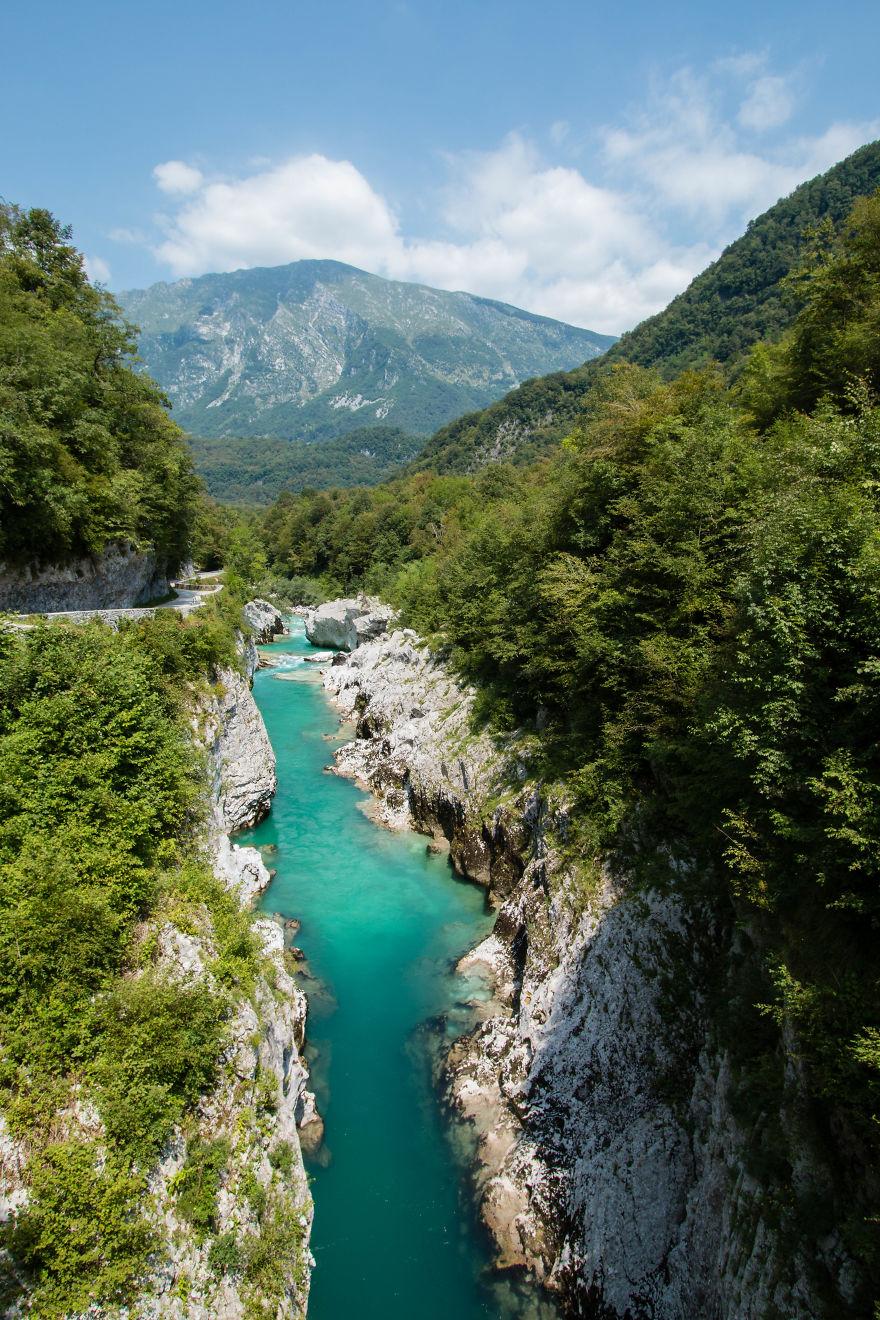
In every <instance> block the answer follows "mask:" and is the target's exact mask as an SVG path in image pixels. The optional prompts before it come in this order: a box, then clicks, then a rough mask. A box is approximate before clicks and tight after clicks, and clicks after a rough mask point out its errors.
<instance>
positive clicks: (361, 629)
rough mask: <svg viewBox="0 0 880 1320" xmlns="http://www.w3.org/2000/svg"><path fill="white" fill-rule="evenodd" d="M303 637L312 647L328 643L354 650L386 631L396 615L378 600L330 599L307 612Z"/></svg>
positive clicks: (365, 598) (341, 649)
mask: <svg viewBox="0 0 880 1320" xmlns="http://www.w3.org/2000/svg"><path fill="white" fill-rule="evenodd" d="M305 617H306V637H307V638H308V639H309V641H310V642H311V643H312V646H330V647H333V649H334V650H336V651H353V650H354V649H355V648H356V647H357V646H360V645H361V643H363V642H368V641H371V640H372V639H373V638H374V637H379V636H380V635H381V634H382V633H384V632H386V631H387V630H388V627H389V625H390V624H391V623H392V622H393V621H394V619H395V618H396V615H395V612H394V610H392V609H390V608H389V607H388V606H387V605H384V606H383V605H382V603H381V601H375V600H371V599H370V598H369V597H368V596H359V597H358V598H357V600H332V601H329V602H328V604H326V605H319V606H318V608H317V609H315V610H310V611H309V612H308V613H307V614H306V616H305Z"/></svg>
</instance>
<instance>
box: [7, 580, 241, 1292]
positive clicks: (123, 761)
mask: <svg viewBox="0 0 880 1320" xmlns="http://www.w3.org/2000/svg"><path fill="white" fill-rule="evenodd" d="M239 612H240V604H239V605H236V603H235V602H234V601H229V602H228V603H227V604H226V605H225V606H223V607H222V608H221V609H220V610H219V611H218V610H217V609H213V610H206V611H201V612H200V613H199V614H197V615H193V616H192V617H191V618H190V619H188V620H186V621H184V620H182V619H181V618H180V617H179V616H177V615H175V614H173V613H171V612H170V611H164V612H163V611H160V612H159V613H157V615H156V617H155V618H154V619H149V620H145V621H142V622H141V623H139V624H137V625H135V624H130V625H128V626H123V627H121V628H120V631H119V632H118V633H114V632H112V631H111V630H110V629H109V628H107V627H105V626H103V625H100V624H95V625H91V626H89V627H83V628H74V627H60V626H54V627H46V626H41V627H38V628H35V629H33V630H32V631H29V632H12V631H3V630H0V954H2V956H0V968H2V972H0V1038H2V1052H0V1106H2V1111H3V1121H4V1123H5V1124H6V1126H7V1127H8V1130H9V1132H11V1134H12V1136H13V1137H15V1138H16V1139H17V1141H18V1142H19V1143H20V1144H21V1147H22V1148H23V1149H24V1150H25V1151H26V1152H27V1164H26V1168H25V1172H24V1176H25V1181H26V1185H27V1187H28V1188H29V1195H30V1199H29V1201H28V1203H27V1206H26V1207H25V1208H24V1209H22V1210H20V1211H19V1212H18V1213H17V1214H14V1215H13V1217H12V1219H11V1220H10V1221H9V1222H7V1223H6V1224H5V1225H4V1226H3V1233H2V1238H0V1241H2V1245H3V1246H4V1247H6V1248H8V1250H9V1251H10V1252H11V1259H10V1258H8V1257H5V1256H4V1255H3V1254H2V1253H0V1302H2V1305H3V1306H4V1308H5V1307H6V1306H8V1305H10V1304H11V1302H12V1300H13V1299H14V1298H18V1299H19V1300H22V1301H23V1302H24V1309H25V1313H29V1314H32V1315H35V1316H41V1317H47V1318H48V1317H56V1316H57V1317H60V1316H62V1315H69V1314H72V1313H74V1312H76V1313H81V1312H84V1311H86V1310H87V1309H88V1308H89V1306H90V1304H91V1303H92V1302H103V1303H125V1302H128V1301H131V1300H132V1299H133V1297H134V1295H135V1294H136V1292H137V1286H138V1278H139V1277H140V1276H142V1275H143V1274H144V1273H145V1271H146V1270H147V1262H148V1258H149V1256H150V1254H151V1252H153V1251H154V1250H156V1249H160V1248H161V1236H160V1233H159V1232H158V1231H157V1226H156V1225H155V1224H154V1223H153V1222H151V1220H152V1213H153V1205H152V1202H151V1197H150V1193H149V1188H148V1175H149V1174H150V1171H151V1169H152V1167H153V1166H154V1164H155V1161H156V1159H157V1156H158V1152H159V1150H160V1149H161V1147H162V1145H163V1143H164V1142H165V1141H166V1139H167V1137H168V1136H169V1134H170V1133H171V1131H172V1129H173V1128H174V1127H175V1125H180V1124H184V1125H186V1124H187V1123H188V1122H190V1121H191V1118H192V1115H193V1113H194V1110H195V1107H196V1106H197V1104H198V1101H199V1098H200V1095H201V1094H202V1093H203V1092H204V1091H205V1090H208V1089H210V1088H211V1087H212V1086H213V1084H214V1083H215V1081H216V1079H217V1076H218V1070H219V1068H220V1062H221V1054H222V1050H223V1048H224V1044H225V1041H226V1026H225V1024H226V1020H227V1018H228V1017H229V1015H230V1012H231V1009H232V1006H233V1005H234V1004H235V1003H236V1002H237V1001H238V1000H239V999H240V998H241V996H242V995H243V994H247V993H248V992H249V991H250V989H251V988H252V986H253V984H254V979H255V976H256V975H257V973H258V970H259V968H260V967H261V960H260V956H259V951H258V945H257V941H256V939H255V937H254V936H253V935H252V934H251V931H250V921H249V918H248V916H247V915H246V914H245V913H242V912H240V911H239V908H238V905H237V903H236V901H235V900H234V899H233V898H232V897H231V896H230V895H229V894H228V893H227V892H226V891H225V889H224V888H223V886H222V885H221V884H220V882H219V881H217V880H216V879H215V878H214V875H213V873H212V871H211V869H210V865H209V864H208V862H207V861H206V860H205V859H203V858H201V857H200V856H199V852H198V846H197V839H198V830H199V826H200V823H201V821H202V819H203V817H204V814H205V812H206V810H207V806H208V803H207V790H206V787H205V775H204V771H203V768H202V766H201V763H200V761H199V758H198V757H197V755H196V752H195V750H194V748H193V743H192V733H191V729H190V725H189V714H188V707H189V703H190V701H191V700H192V692H193V688H194V686H195V687H198V686H202V685H207V683H208V682H209V679H210V676H211V673H212V671H213V669H214V667H215V666H217V665H219V664H225V665H228V664H229V663H230V662H231V661H234V659H235V637H234V628H235V625H236V623H237V619H238V614H239ZM206 920H207V921H209V922H210V924H211V929H212V932H213V938H214V940H215V942H216V950H217V952H216V957H215V959H214V961H213V964H212V966H211V968H210V972H211V977H210V979H203V980H201V981H193V982H191V983H189V984H182V983H180V982H179V981H175V980H174V979H172V978H170V977H169V976H168V975H167V974H164V975H163V973H162V971H161V969H160V968H159V966H158V965H157V950H158V940H157V936H158V930H159V928H160V927H161V926H162V925H163V923H164V922H167V921H174V922H177V923H178V924H179V925H181V926H182V928H183V929H190V928H191V929H193V930H195V929H196V928H199V929H201V928H202V927H203V926H204V924H205V921H206ZM5 1172H6V1173H7V1174H8V1172H9V1170H8V1169H7V1170H5ZM16 1262H17V1264H16ZM22 1270H24V1275H23V1274H22Z"/></svg>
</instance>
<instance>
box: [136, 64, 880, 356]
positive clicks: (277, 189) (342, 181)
mask: <svg viewBox="0 0 880 1320" xmlns="http://www.w3.org/2000/svg"><path fill="white" fill-rule="evenodd" d="M731 105H732V107H733V108H732V109H731ZM793 105H794V98H793V92H792V90H791V84H790V81H789V80H788V79H787V78H785V77H782V76H780V75H778V74H776V73H773V72H772V71H768V68H767V60H766V56H764V55H760V54H757V55H748V54H746V55H739V56H736V57H734V58H732V59H729V60H726V61H723V62H719V63H718V64H717V65H715V66H714V68H713V69H712V70H711V71H710V73H709V74H707V75H702V76H698V75H696V74H695V73H694V72H693V71H691V70H687V69H684V70H680V71H679V72H678V73H677V74H676V75H675V76H674V77H672V78H670V79H668V80H666V81H665V83H663V84H662V85H661V86H658V87H657V88H655V89H654V90H653V92H652V93H651V95H650V97H649V100H648V101H647V102H646V103H645V104H643V105H642V106H641V107H637V108H636V110H635V111H634V112H633V113H632V114H630V115H629V116H628V118H627V119H626V121H625V122H622V123H617V124H611V125H608V126H606V127H604V128H602V129H600V130H599V131H598V134H597V137H598V142H599V153H598V155H597V157H596V158H595V159H594V160H593V162H592V166H591V167H587V166H582V167H580V168H574V167H573V166H572V165H571V164H570V163H565V164H561V163H559V161H553V160H548V159H546V158H545V157H544V156H543V155H542V154H541V152H539V150H538V149H537V147H536V146H535V145H534V144H533V143H531V142H529V141H528V140H527V139H526V138H524V137H523V136H522V135H520V134H516V133H512V134H510V135H509V136H508V137H507V138H506V139H505V140H504V141H503V142H501V143H500V144H499V146H498V147H497V148H496V149H495V150H493V151H486V152H464V153H459V154H457V155H450V156H447V157H445V165H446V169H447V171H448V176H447V181H446V184H445V186H444V187H443V188H440V189H438V193H437V206H436V210H435V219H436V224H435V226H434V231H433V232H429V233H426V234H409V233H406V232H404V230H403V228H402V226H401V223H400V221H399V218H398V215H397V213H396V211H395V208H394V207H393V206H392V204H391V203H390V202H389V201H388V199H387V198H385V197H384V196H382V194H381V193H379V192H378V191H377V190H376V189H375V188H374V187H373V186H372V185H371V183H370V182H369V181H368V179H367V178H366V177H365V176H364V175H363V174H362V173H361V172H360V170H358V169H357V167H356V166H355V165H354V164H353V163H352V162H350V161H346V160H332V159H329V158H328V157H326V156H323V155H320V154H311V155H300V156H294V157H292V158H291V159H289V160H286V161H282V162H281V163H274V164H273V163H272V162H270V161H266V160H265V159H264V158H262V157H257V158H253V159H252V161H251V163H250V166H249V168H248V172H246V173H245V174H243V175H242V176H241V177H237V178H229V177H226V178H219V177H215V178H206V177H205V176H204V175H203V174H202V172H201V171H200V170H198V169H195V168H194V167H192V166H190V165H187V164H185V163H184V162H182V161H166V162H165V163H164V164H162V165H159V166H157V167H156V169H155V171H154V176H155V179H156V183H157V186H158V187H159V188H160V189H161V190H162V191H163V192H164V193H165V194H166V195H167V196H170V197H173V198H174V199H175V201H174V206H175V210H174V214H173V215H172V216H170V217H167V216H166V217H164V218H162V219H161V221H160V223H161V224H162V227H163V231H164V234H163V238H162V239H161V241H160V242H158V243H157V244H154V247H153V251H154V253H155V254H156V256H157V257H158V258H159V259H160V261H162V262H163V263H164V264H165V265H167V266H168V267H169V268H170V269H171V271H172V272H173V273H174V274H175V275H178V276H182V275H196V274H201V273H203V272H205V271H212V270H214V271H223V270H234V269H237V268H240V267H248V266H257V265H278V264H281V263H284V262H289V261H296V260H299V259H301V258H331V259H335V260H337V261H343V262H347V263H349V264H351V265H354V266H359V267H361V268H363V269H366V270H369V271H373V272H375V273H377V274H381V275H385V276H387V277H390V278H394V279H403V280H414V281H417V282H420V283H424V284H430V285H434V286H436V287H440V288H446V289H463V290H467V291H469V292H471V293H475V294H480V295H482V296H485V297H491V298H497V299H500V300H502V301H505V302H509V303H513V304H514V305H516V306H520V307H525V308H527V309H528V310H530V311H534V312H539V313H541V314H543V315H546V316H553V317H558V318H559V319H561V320H565V321H570V322H572V323H574V324H577V325H582V326H587V327H589V328H590V329H594V330H600V331H609V332H620V331H622V330H625V329H627V328H629V327H630V326H632V325H634V324H636V323H637V322H638V321H639V320H641V319H642V318H643V317H645V316H648V315H650V314H652V313H653V312H656V311H658V310H660V309H661V308H662V307H664V306H665V305H666V303H667V302H668V301H669V300H670V299H671V298H672V297H674V296H675V294H676V293H678V292H680V291H681V290H682V289H683V288H685V287H686V285H687V284H688V283H689V281H690V280H691V279H692V278H693V276H694V275H695V274H697V273H698V271H700V270H701V269H703V268H704V266H705V265H706V264H707V263H708V262H709V261H711V260H712V259H713V258H714V257H715V256H717V254H718V252H719V251H720V250H721V248H722V247H723V246H724V245H725V244H726V243H727V242H729V241H730V240H731V239H733V238H735V237H736V236H737V234H739V233H740V232H742V229H743V228H744V225H745V223H746V221H747V220H748V219H750V218H752V217H753V216H755V215H757V214H759V213H760V212H761V211H763V210H765V209H766V207H768V206H770V205H772V203H773V202H775V201H776V200H777V199H778V198H779V197H780V196H783V195H785V194H786V193H788V192H790V191H791V190H792V188H794V187H795V186H796V185H797V184H798V183H800V182H802V181H803V180H804V179H807V178H810V177H812V176H813V175H814V174H816V173H819V172H820V171H821V170H824V169H827V168H828V167H829V166H830V165H832V164H833V163H834V162H835V161H837V160H840V159H841V158H842V157H843V156H845V155H847V154H848V153H849V152H850V151H852V150H854V149H855V147H857V146H858V145H859V144H860V143H861V142H864V141H867V140H868V139H869V138H870V137H871V136H874V135H876V133H877V132H878V129H880V124H844V123H842V124H835V125H832V126H831V127H830V128H828V129H827V130H826V132H824V133H823V134H821V135H820V136H817V137H813V138H803V137H800V138H798V137H793V136H792V137H789V138H786V139H784V140H781V139H780V134H779V130H780V129H781V128H782V126H783V125H784V124H785V123H786V122H787V121H788V119H789V117H790V115H791V112H792V108H793ZM568 132H569V125H567V124H565V125H563V124H561V123H559V124H555V125H551V126H549V130H548V141H549V142H550V143H551V144H552V146H553V147H555V148H556V149H558V152H559V153H564V151H565V150H566V148H567V145H568V139H567V135H568ZM756 134H761V135H762V137H761V141H762V143H764V142H766V143H768V144H769V145H767V146H765V147H762V148H761V149H760V150H758V149H756V147H755V146H754V142H755V135H756ZM743 135H745V137H744V136H743ZM578 164H579V166H581V160H580V158H579V160H578Z"/></svg>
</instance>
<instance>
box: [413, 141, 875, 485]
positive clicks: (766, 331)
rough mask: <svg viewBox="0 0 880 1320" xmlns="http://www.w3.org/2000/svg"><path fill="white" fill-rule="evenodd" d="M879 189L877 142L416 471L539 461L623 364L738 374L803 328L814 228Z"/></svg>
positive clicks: (466, 421) (773, 210) (433, 448)
mask: <svg viewBox="0 0 880 1320" xmlns="http://www.w3.org/2000/svg"><path fill="white" fill-rule="evenodd" d="M878 186H880V142H872V143H869V144H868V145H867V146H864V147H861V148H860V149H859V150H858V151H856V152H854V153H853V154H852V155H851V156H848V157H847V159H846V160H843V161H841V162H840V163H839V164H838V165H835V166H833V168H832V169H830V170H828V171H827V172H826V173H825V174H820V175H818V176H817V177H816V178H815V179H811V180H810V181H809V182H807V183H804V184H801V186H800V187H799V188H796V189H795V190H794V192H793V193H791V194H790V196H788V197H785V198H783V199H782V200H781V201H779V202H777V203H776V204H775V205H774V206H771V207H770V209H769V210H767V211H765V212H764V213H763V215H761V216H759V217H758V218H757V219H756V220H753V221H752V222H751V224H750V225H749V227H748V229H747V231H746V233H745V234H743V236H742V237H741V238H738V239H737V240H736V241H735V242H734V243H731V244H730V246H729V247H727V248H725V250H724V252H723V253H722V254H721V256H720V257H719V258H718V260H717V261H715V262H713V263H712V265H711V266H709V267H707V269H706V270H704V271H703V272H702V274H700V275H698V276H697V277H696V279H695V280H693V281H692V283H691V284H690V285H689V286H688V288H687V289H686V290H685V291H684V293H681V294H679V296H678V297H677V298H674V299H673V300H672V302H671V303H670V304H669V306H668V307H667V308H666V309H665V310H664V311H662V312H659V313H658V314H657V315H656V316H652V317H649V318H648V319H647V320H645V321H642V322H641V323H640V324H639V325H638V326H636V328H635V329H634V330H631V331H629V332H628V333H627V334H625V335H622V336H621V337H620V339H619V340H618V341H617V342H616V343H615V344H614V345H613V346H612V347H611V348H610V349H609V350H608V352H607V353H606V354H605V355H604V357H603V358H602V363H601V365H600V364H599V363H596V362H587V363H586V365H583V366H578V367H576V368H575V369H574V370H572V371H557V372H553V373H551V374H550V375H547V376H544V377H541V378H539V379H535V380H528V381H526V382H525V383H524V384H522V385H520V386H519V387H518V388H517V389H515V390H513V391H512V392H511V393H510V394H508V395H507V396H506V397H505V398H504V399H501V400H499V401H497V402H496V403H493V404H491V405H490V406H489V407H488V408H485V409H482V410H480V411H478V412H473V413H470V414H469V415H467V416H465V417H460V418H458V419H457V420H456V421H454V422H451V423H449V424H448V425H446V426H443V427H441V428H440V429H439V430H438V431H437V432H436V434H434V435H433V436H432V437H431V439H430V440H429V441H428V443H427V445H426V446H425V448H424V449H423V451H422V453H421V454H420V455H419V457H418V458H417V459H416V460H415V463H414V465H413V466H414V468H415V469H416V470H421V469H429V470H432V471H437V472H470V471H478V470H479V469H480V468H483V467H485V466H486V465H487V464H488V463H491V462H493V461H496V460H507V461H509V462H513V463H516V464H517V465H520V466H522V465H524V464H527V463H529V462H531V461H532V460H533V459H534V458H536V457H537V456H538V455H539V454H541V453H543V452H545V451H546V450H547V449H549V448H550V447H552V446H553V445H554V444H556V443H558V442H559V441H560V440H561V439H562V438H563V436H565V435H566V434H567V433H568V432H569V431H570V430H571V427H572V424H573V421H574V419H575V417H576V416H577V415H578V413H579V411H580V409H581V407H582V405H583V399H584V395H585V394H586V392H587V390H588V389H589V388H590V386H591V385H592V383H593V381H594V380H595V379H596V373H597V372H598V371H601V370H602V369H603V368H604V367H605V366H606V365H608V364H612V363H614V362H634V363H637V364H638V365H639V366H643V367H654V368H656V369H657V370H658V371H659V372H660V373H661V375H663V376H664V377H665V378H666V379H672V378H673V377H674V376H675V375H677V374H678V373H679V372H680V371H684V370H685V369H686V368H689V367H701V366H705V365H706V364H708V363H709V362H713V361H716V362H721V363H722V364H724V365H726V366H727V367H728V368H730V369H732V370H735V369H736V367H737V365H738V364H739V363H741V362H742V361H743V360H744V359H745V356H746V354H747V353H748V351H749V349H750V348H751V347H752V345H753V344H756V343H758V341H759V340H761V339H771V340H772V339H777V338H778V337H779V336H780V335H781V334H782V333H783V332H784V331H785V330H786V329H787V328H788V326H789V325H791V323H792V322H793V320H794V318H795V316H796V314H797V310H798V308H797V306H796V305H795V303H794V302H793V301H791V300H786V298H785V297H784V289H783V285H782V281H783V280H784V279H785V277H786V276H787V275H789V274H790V273H791V272H792V271H794V270H796V269H797V268H798V266H799V265H800V264H801V262H802V261H803V259H804V256H805V254H806V252H807V250H808V247H809V244H810V241H811V240H810V232H811V230H814V229H815V228H816V227H817V226H819V225H821V223H822V222H823V221H825V220H828V221H830V222H831V223H832V224H833V225H834V226H835V227H837V226H839V225H840V224H841V223H842V222H843V220H844V219H845V218H846V216H847V214H848V213H849V210H850V207H851V206H852V204H853V201H854V200H855V198H856V197H860V196H864V195H866V194H869V193H871V192H873V191H874V190H875V189H876V188H877V187H878Z"/></svg>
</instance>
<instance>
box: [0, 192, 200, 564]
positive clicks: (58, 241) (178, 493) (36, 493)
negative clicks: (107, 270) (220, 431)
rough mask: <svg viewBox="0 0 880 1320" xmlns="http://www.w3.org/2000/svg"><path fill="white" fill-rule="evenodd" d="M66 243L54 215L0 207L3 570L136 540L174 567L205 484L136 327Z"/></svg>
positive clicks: (182, 552) (67, 235)
mask: <svg viewBox="0 0 880 1320" xmlns="http://www.w3.org/2000/svg"><path fill="white" fill-rule="evenodd" d="M70 237H71V235H70V229H69V228H68V227H65V226H62V225H60V224H59V223H58V221H57V220H56V219H55V218H54V217H53V216H52V215H51V214H50V212H48V211H46V210H42V209H39V208H35V209H32V210H30V211H27V212H23V211H21V210H19V209H18V208H17V207H14V206H10V205H2V206H0V559H2V560H5V561H7V562H12V563H22V562H27V561H30V560H40V561H43V562H52V561H58V560H63V559H65V558H68V557H70V556H75V555H83V554H95V553H98V552H99V551H101V550H102V549H103V548H104V546H105V545H106V544H107V543H108V542H109V541H113V540H128V541H133V542H136V543H140V544H143V543H151V544H153V545H154V546H155V548H156V551H157V553H158V557H159V560H160V563H161V564H162V565H163V566H164V567H167V568H171V569H173V568H175V567H176V566H177V564H178V562H179V561H180V560H181V559H182V558H183V557H184V556H185V554H186V552H187V546H188V538H189V528H190V523H191V520H192V515H193V509H194V505H195V501H196V496H197V492H198V489H199V483H198V481H197V478H196V477H195V476H194V473H193V470H192V464H191V461H190V458H189V454H188V452H187V450H186V447H185V445H184V443H183V440H182V435H181V432H180V430H179V428H178V427H177V426H176V425H175V424H174V423H173V422H172V421H171V419H170V418H169V416H168V411H167V405H166V401H165V400H164V398H163V397H162V395H161V394H160V392H159V390H158V389H157V387H156V386H155V385H154V384H153V382H152V381H150V380H149V379H148V378H147V377H145V376H143V375H140V374H138V373H137V372H136V371H134V370H132V366H133V363H134V361H135V349H134V334H135V329H134V327H133V326H130V325H128V324H126V323H125V322H124V321H123V320H122V319H121V316H120V312H119V308H118V306H117V305H116V303H115V302H114V300H113V298H112V297H111V296H110V294H108V293H107V292H105V291H104V290H102V289H100V288H95V287H94V286H93V285H91V284H90V282H89V280H88V278H87V276H86V273H85V271H84V269H83V260H82V257H81V256H80V254H79V253H78V252H77V251H76V249H75V248H74V247H73V245H72V244H71V242H70Z"/></svg>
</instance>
